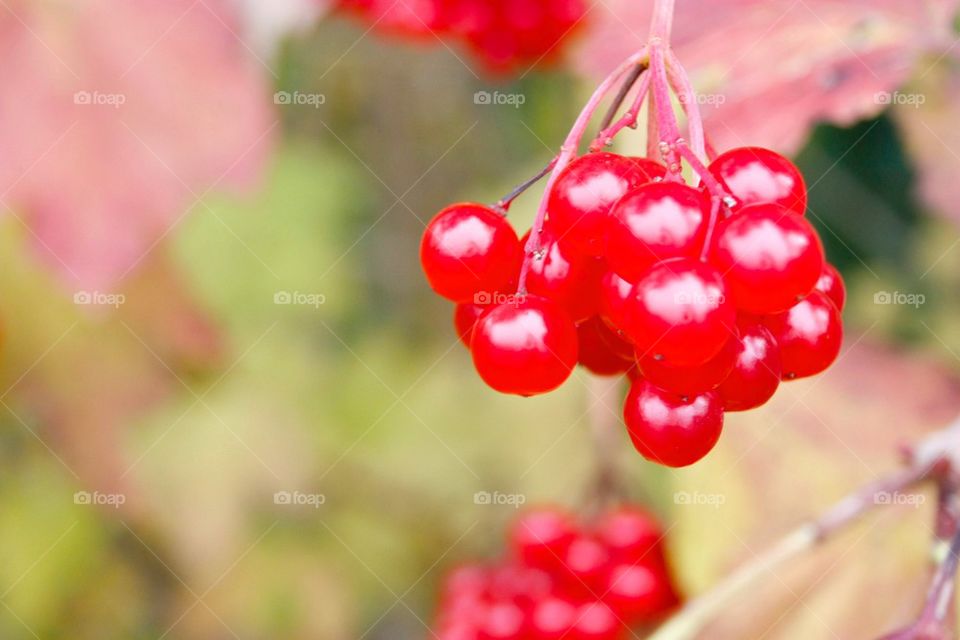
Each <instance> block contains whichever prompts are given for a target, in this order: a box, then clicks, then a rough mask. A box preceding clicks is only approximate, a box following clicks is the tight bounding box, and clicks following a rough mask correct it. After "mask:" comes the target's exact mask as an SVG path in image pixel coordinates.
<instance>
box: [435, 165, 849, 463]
mask: <svg viewBox="0 0 960 640" xmlns="http://www.w3.org/2000/svg"><path fill="white" fill-rule="evenodd" d="M709 171H710V174H711V175H712V176H713V177H714V179H715V181H716V183H718V185H717V186H719V187H722V189H723V190H724V192H725V193H726V194H727V195H726V197H725V198H724V201H723V203H722V206H720V208H719V211H717V212H716V215H714V211H713V209H712V204H713V202H714V201H713V200H711V198H710V195H709V193H708V192H707V190H706V189H705V188H701V189H697V188H694V187H691V186H688V185H686V184H684V183H682V182H680V181H679V180H675V179H673V178H674V176H668V175H667V170H666V168H665V167H664V166H663V165H661V164H659V163H656V162H654V161H652V160H649V159H646V158H630V157H625V156H620V155H616V154H612V153H606V152H593V153H589V154H587V155H584V156H581V157H579V158H577V159H576V160H574V161H573V162H571V163H570V164H569V165H568V166H567V167H565V168H564V170H563V171H562V172H561V173H560V174H559V175H558V177H557V179H556V181H555V182H554V185H553V188H552V190H551V192H550V193H549V194H548V196H547V197H548V199H547V219H546V220H545V224H544V228H543V229H542V233H541V234H540V242H539V243H538V244H539V247H540V249H539V251H536V253H534V254H532V255H530V256H528V265H527V269H528V270H527V273H526V275H525V283H519V282H518V281H519V274H520V272H521V267H522V264H523V261H524V249H523V246H522V243H521V241H520V239H518V238H517V234H516V233H515V232H514V230H513V229H512V228H511V226H510V224H509V223H508V222H507V220H506V219H505V217H504V212H502V211H498V210H495V209H494V208H491V207H486V206H483V205H479V204H456V205H453V206H450V207H448V208H446V209H444V210H443V211H441V212H440V213H439V214H438V215H437V216H436V217H435V218H434V219H433V220H432V221H431V222H430V224H429V225H428V226H427V229H426V232H425V234H424V237H423V242H422V244H421V250H420V258H421V262H422V265H423V268H424V271H425V272H426V275H427V279H428V281H429V282H430V284H431V286H432V287H433V289H434V290H435V291H436V292H437V293H439V294H440V295H441V296H444V297H445V298H448V299H450V300H452V301H454V302H456V303H457V309H456V313H455V323H456V327H457V330H458V332H459V335H460V336H461V337H462V338H463V340H464V342H465V343H466V344H468V345H469V347H470V350H471V352H472V354H473V362H474V365H475V366H476V369H477V372H478V373H479V374H480V377H481V378H483V380H484V381H485V382H486V383H487V384H488V385H489V386H491V387H493V388H494V389H496V390H498V391H501V392H504V393H514V394H519V395H524V396H529V395H534V394H538V393H545V392H547V391H551V390H553V389H555V388H556V387H558V386H559V385H560V384H562V383H563V382H564V381H565V380H566V379H567V377H568V376H569V375H570V372H571V371H572V369H573V367H574V366H575V365H576V364H577V363H578V362H579V363H580V364H581V365H583V366H584V367H586V368H587V369H589V370H591V371H593V372H595V373H598V374H605V375H613V374H621V373H626V374H628V375H629V376H630V378H631V380H632V386H631V389H630V392H629V394H628V396H627V399H626V404H625V408H624V419H625V422H626V425H627V429H628V431H629V434H630V437H631V439H632V440H633V443H634V445H635V446H636V448H637V450H638V451H639V452H640V453H641V454H643V455H644V456H645V457H647V458H648V459H650V460H653V461H656V462H659V463H662V464H666V465H669V466H685V465H689V464H692V463H694V462H696V461H697V460H699V459H700V458H702V457H703V456H704V455H706V454H707V452H709V451H710V449H712V448H713V446H714V445H715V444H716V442H717V440H718V439H719V437H720V432H721V429H722V426H723V415H724V412H725V411H743V410H746V409H751V408H754V407H757V406H760V405H762V404H764V403H765V402H766V401H767V400H769V399H770V397H772V395H773V393H774V392H775V391H776V389H777V386H778V385H779V383H780V381H781V380H793V379H796V378H802V377H806V376H811V375H814V374H816V373H819V372H821V371H823V370H824V369H826V368H827V367H828V366H829V365H830V364H831V363H832V362H833V361H834V359H836V357H837V354H838V353H839V350H840V343H841V338H842V324H841V320H840V311H841V310H842V308H843V305H844V298H845V295H846V294H845V290H844V285H843V281H842V279H841V277H840V274H839V273H838V272H837V270H836V269H835V268H834V267H833V266H831V265H830V264H829V263H827V262H826V261H825V259H824V253H823V246H822V244H821V242H820V238H819V236H818V235H817V232H816V231H815V230H814V228H813V226H811V224H810V223H809V222H808V221H807V220H806V218H805V217H804V213H805V210H806V202H807V194H806V186H805V184H804V181H803V177H802V176H801V174H800V172H799V170H798V169H797V168H796V167H795V166H794V165H793V163H791V162H790V161H789V160H787V159H786V158H784V157H783V156H781V155H778V154H776V153H774V152H772V151H769V150H767V149H762V148H755V147H745V148H738V149H733V150H730V151H727V152H726V153H723V154H722V155H720V156H719V157H717V158H716V159H715V160H714V161H713V162H712V163H711V164H710V166H709ZM518 284H519V285H520V286H521V287H522V288H523V289H524V290H523V291H521V292H519V293H514V292H515V291H516V290H517V287H518ZM524 285H525V286H524Z"/></svg>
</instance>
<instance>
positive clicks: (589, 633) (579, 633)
mask: <svg viewBox="0 0 960 640" xmlns="http://www.w3.org/2000/svg"><path fill="white" fill-rule="evenodd" d="M621 637H623V625H622V624H621V622H620V620H619V618H617V615H616V614H615V613H614V612H613V610H612V609H610V607H608V606H607V605H605V604H604V603H602V602H587V603H585V604H582V605H580V608H579V609H578V610H577V613H576V622H574V624H573V629H572V630H571V632H570V635H569V636H568V638H570V640H617V638H621Z"/></svg>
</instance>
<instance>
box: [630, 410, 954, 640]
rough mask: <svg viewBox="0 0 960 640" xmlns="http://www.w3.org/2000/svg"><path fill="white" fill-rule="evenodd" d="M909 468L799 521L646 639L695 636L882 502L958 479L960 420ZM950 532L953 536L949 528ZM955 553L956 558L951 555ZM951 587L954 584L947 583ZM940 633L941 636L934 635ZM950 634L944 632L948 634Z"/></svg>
mask: <svg viewBox="0 0 960 640" xmlns="http://www.w3.org/2000/svg"><path fill="white" fill-rule="evenodd" d="M910 454H911V455H910V456H909V459H908V464H907V466H906V468H904V469H900V470H898V471H896V472H893V473H891V474H890V475H887V476H883V477H881V478H879V479H877V480H874V481H873V482H870V483H868V484H866V485H864V486H862V487H861V488H860V489H858V490H856V491H854V492H853V493H851V494H850V495H848V496H847V497H845V498H843V499H841V500H840V501H839V502H836V503H835V504H834V505H833V506H832V507H830V508H829V509H828V510H827V511H826V512H824V513H823V514H822V515H820V516H819V517H817V518H815V519H813V520H809V521H808V522H806V523H804V524H802V525H800V526H799V527H797V528H796V529H794V530H793V531H792V532H791V533H789V534H787V535H786V536H784V537H783V538H781V539H780V541H779V542H777V543H776V544H774V545H773V546H772V547H770V548H768V549H767V550H766V551H764V552H761V553H760V554H759V555H757V556H755V557H754V559H752V560H751V561H749V562H747V563H746V564H744V565H742V566H741V567H740V568H739V569H737V570H736V571H734V572H733V573H732V574H730V575H729V576H728V577H727V578H725V579H723V580H722V581H721V582H720V583H719V584H717V585H716V586H714V587H713V588H712V589H711V590H710V591H708V592H707V593H705V594H703V595H701V596H699V597H697V598H694V599H693V600H690V601H689V602H688V603H687V604H686V605H685V606H684V607H683V608H682V609H680V611H679V612H677V613H676V614H675V615H674V616H673V617H672V618H670V619H669V620H667V622H666V623H664V624H663V625H662V626H661V627H660V628H659V629H657V631H656V632H655V633H654V634H653V635H651V636H650V637H649V638H648V640H694V638H696V637H698V635H699V634H700V633H701V632H702V631H703V629H704V628H705V627H706V626H707V625H708V624H709V623H710V621H711V620H713V619H714V618H715V617H716V616H718V615H720V614H722V613H723V612H724V611H726V610H727V608H728V607H729V606H730V605H731V604H732V603H733V602H735V601H736V600H738V599H739V598H741V597H742V594H743V592H744V591H745V590H746V589H748V588H749V587H751V586H752V585H753V583H754V582H755V581H756V580H757V579H758V578H760V577H761V576H765V575H768V574H770V573H772V572H773V571H774V570H775V569H776V568H777V567H778V566H780V565H781V564H783V563H784V562H785V561H787V560H789V559H791V558H794V557H796V556H798V555H800V554H801V553H803V552H806V551H809V550H811V549H814V548H816V547H817V546H818V545H820V544H822V543H824V542H826V541H827V540H829V539H830V538H831V537H832V536H833V535H834V534H836V533H837V532H839V531H841V530H842V529H844V528H845V527H847V526H848V525H850V524H852V523H853V522H856V521H857V520H858V519H859V518H860V517H861V516H863V515H864V514H867V513H869V512H871V511H872V510H874V509H876V508H877V507H879V506H883V505H888V504H891V503H893V502H894V501H893V500H892V499H891V497H892V496H895V495H897V494H899V493H902V492H904V491H907V490H911V489H914V488H916V487H917V486H918V485H920V484H922V483H924V482H926V481H928V480H938V481H940V482H942V481H943V479H944V478H950V479H951V480H950V481H951V482H955V481H956V478H957V472H958V470H960V418H957V419H956V420H954V422H953V423H951V424H950V425H949V426H947V427H946V428H944V429H941V430H939V431H936V432H934V433H933V434H931V435H929V436H927V437H926V438H925V439H924V440H922V441H921V442H919V443H918V444H917V445H916V446H915V447H913V448H912V449H911V451H910ZM951 535H954V534H953V533H952V532H951ZM955 542H957V539H956V537H953V538H952V542H951V546H950V551H949V553H948V557H947V562H949V563H950V564H948V565H947V566H946V568H943V569H942V571H940V572H938V575H939V574H944V575H946V574H948V573H949V574H950V575H953V572H955V570H956V563H957V558H956V557H953V556H955V555H956V553H955V552H954V550H955V549H956V548H955V547H954V546H953V545H954V543H955ZM951 557H952V559H951ZM938 584H940V583H937V582H935V583H934V587H933V588H932V589H931V593H933V594H934V600H935V601H937V602H939V601H940V600H939V599H940V597H941V596H940V595H937V594H940V593H941V591H942V589H941V588H940V587H937V585H938ZM949 588H950V589H951V590H952V589H953V586H950V587H949ZM918 637H925V636H917V635H896V634H895V635H893V636H889V637H888V639H887V640H890V639H891V638H897V640H905V639H906V638H913V639H916V638H918ZM931 637H934V638H935V637H938V636H931ZM945 637H946V636H945Z"/></svg>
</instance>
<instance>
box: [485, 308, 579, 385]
mask: <svg viewBox="0 0 960 640" xmlns="http://www.w3.org/2000/svg"><path fill="white" fill-rule="evenodd" d="M470 351H471V352H472V353H473V364H474V366H475V367H476V369H477V373H479V374H480V377H481V378H483V381H484V382H486V383H487V384H488V385H490V386H491V387H492V388H494V389H496V390H497V391H500V392H502V393H514V394H517V395H521V396H532V395H536V394H538V393H546V392H547V391H552V390H553V389H556V388H557V387H559V386H560V385H561V384H563V382H564V381H565V380H566V379H567V378H568V377H569V376H570V372H571V371H573V367H574V366H575V365H576V364H577V330H576V327H575V326H574V324H573V321H572V320H570V318H569V316H567V314H566V312H564V311H563V310H562V309H561V308H560V307H559V305H557V304H556V303H555V302H552V301H550V300H547V299H546V298H541V297H538V296H524V297H519V298H517V299H516V300H515V301H513V302H507V303H504V304H500V305H496V306H494V307H492V308H490V309H489V310H488V311H487V312H486V313H484V314H483V315H482V316H481V317H480V320H479V321H478V322H477V324H476V326H475V327H474V329H473V338H472V340H471V342H470Z"/></svg>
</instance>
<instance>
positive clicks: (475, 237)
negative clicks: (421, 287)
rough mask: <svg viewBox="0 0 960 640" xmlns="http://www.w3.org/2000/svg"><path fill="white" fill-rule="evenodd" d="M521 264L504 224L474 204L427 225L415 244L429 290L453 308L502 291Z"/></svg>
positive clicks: (455, 208)
mask: <svg viewBox="0 0 960 640" xmlns="http://www.w3.org/2000/svg"><path fill="white" fill-rule="evenodd" d="M522 260H523V251H522V250H521V248H520V241H519V240H518V239H517V234H516V232H514V230H513V228H512V227H511V226H510V224H509V223H508V222H507V221H506V219H504V218H503V217H502V216H500V215H498V214H497V213H496V212H495V211H494V210H493V209H490V208H489V207H485V206H483V205H479V204H471V203H461V204H455V205H451V206H449V207H447V208H446V209H444V210H443V211H441V212H440V213H438V214H437V215H436V217H434V219H433V220H431V221H430V224H428V225H427V229H426V231H425V232H424V234H423V241H422V242H421V243H420V263H421V264H422V265H423V271H424V273H425V274H426V276H427V280H428V281H429V283H430V286H431V287H433V289H434V291H436V292H437V293H439V294H440V295H441V296H443V297H445V298H448V299H450V300H453V301H454V302H474V301H475V300H474V296H476V295H477V294H478V293H484V292H485V293H487V294H492V293H496V292H505V291H507V290H508V285H509V284H510V281H511V280H512V279H513V278H515V277H516V274H517V272H518V271H519V269H520V263H521V262H522Z"/></svg>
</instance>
